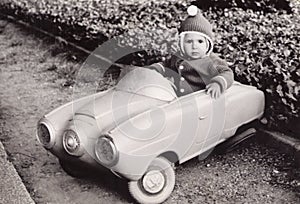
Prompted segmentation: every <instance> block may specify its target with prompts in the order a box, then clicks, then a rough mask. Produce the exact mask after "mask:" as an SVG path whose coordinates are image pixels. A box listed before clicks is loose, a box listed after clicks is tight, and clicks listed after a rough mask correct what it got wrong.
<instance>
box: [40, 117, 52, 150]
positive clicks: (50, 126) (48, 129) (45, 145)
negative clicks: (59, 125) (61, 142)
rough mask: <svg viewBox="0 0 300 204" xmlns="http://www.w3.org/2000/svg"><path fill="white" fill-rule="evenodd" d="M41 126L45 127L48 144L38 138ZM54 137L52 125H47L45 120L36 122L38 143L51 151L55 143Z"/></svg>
mask: <svg viewBox="0 0 300 204" xmlns="http://www.w3.org/2000/svg"><path fill="white" fill-rule="evenodd" d="M41 126H45V127H46V128H47V131H48V133H49V142H47V143H45V142H43V141H42V140H41V138H40V136H41V135H40V134H39V128H40V127H41ZM54 135H55V131H54V129H53V127H52V125H51V124H49V123H48V122H47V121H45V119H42V120H40V121H39V122H38V124H37V130H36V137H37V140H38V141H39V143H40V144H42V145H43V146H44V147H45V148H46V149H51V148H52V147H53V146H54V145H55V143H56V141H55V137H54Z"/></svg>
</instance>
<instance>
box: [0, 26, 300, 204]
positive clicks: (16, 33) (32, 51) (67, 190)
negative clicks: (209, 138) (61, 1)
mask: <svg viewBox="0 0 300 204" xmlns="http://www.w3.org/2000/svg"><path fill="white" fill-rule="evenodd" d="M6 23H7V22H6V21H0V82H1V83H0V98H1V101H0V139H1V141H2V142H3V144H4V146H5V148H6V150H7V152H8V154H9V159H10V160H11V161H12V163H13V164H14V166H15V167H16V169H17V171H18V172H19V174H20V175H21V177H22V179H23V182H24V183H25V185H26V187H27V189H28V190H29V192H30V194H31V196H32V197H33V199H34V200H35V201H36V202H37V203H59V204H62V203H78V204H81V203H89V204H93V203H132V202H133V200H132V198H131V197H130V196H129V193H128V191H127V183H126V182H125V181H122V180H120V179H118V178H116V177H115V176H113V175H95V176H94V177H92V178H89V179H84V180H80V179H75V178H72V177H70V176H68V175H67V174H66V173H64V172H63V170H62V169H61V167H60V166H59V164H58V161H57V160H56V158H55V157H54V156H52V155H50V154H49V153H47V151H45V150H44V149H43V148H42V147H41V146H40V145H39V144H38V142H37V140H36V137H35V126H36V123H37V121H38V119H39V118H40V117H41V116H42V115H43V114H45V113H47V112H49V111H50V110H52V109H53V108H55V107H57V106H59V105H62V104H64V103H65V102H67V101H70V100H71V99H72V89H71V88H70V87H63V86H62V84H64V82H65V79H64V78H59V75H58V74H57V70H56V69H55V68H53V67H61V66H69V67H71V66H77V65H76V64H72V63H71V62H67V61H66V60H65V59H64V58H63V55H59V56H51V54H50V52H49V49H50V48H51V47H53V44H51V43H48V44H47V43H45V42H44V41H42V40H41V38H38V37H37V36H34V35H33V34H31V33H30V32H28V31H24V30H22V29H21V28H19V27H17V26H15V25H13V24H11V23H9V24H7V25H6ZM5 25H6V26H5ZM48 41H49V40H48ZM50 70H52V71H50ZM258 137H259V135H258ZM176 174H177V175H176V176H177V177H176V178H177V179H176V186H175V190H174V192H173V193H172V196H171V197H170V198H169V199H168V200H167V202H166V203H300V171H299V170H296V168H295V166H294V161H293V158H292V157H289V156H286V155H282V154H280V153H278V152H277V151H276V150H274V149H267V147H265V146H264V145H262V144H259V143H257V142H256V141H255V140H254V139H253V140H251V141H249V142H248V143H247V144H243V145H241V146H240V147H239V148H238V149H237V150H235V151H233V152H231V153H227V154H212V155H210V156H209V157H208V158H206V159H205V160H200V159H198V158H195V159H192V160H190V161H188V162H186V163H184V164H183V165H181V166H179V167H178V168H177V169H176Z"/></svg>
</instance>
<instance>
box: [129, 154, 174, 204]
mask: <svg viewBox="0 0 300 204" xmlns="http://www.w3.org/2000/svg"><path fill="white" fill-rule="evenodd" d="M128 186H129V192H130V194H131V195H132V197H133V198H134V199H135V200H136V201H138V202H139V203H149V204H150V203H162V202H163V201H165V200H166V199H167V198H168V197H169V196H170V195H171V193H172V191H173V189H174V186H175V171H174V168H173V167H172V165H171V163H170V162H169V161H168V160H167V159H165V158H164V157H157V158H156V159H154V160H153V162H152V163H151V164H150V166H149V167H148V169H147V171H146V173H145V174H144V175H143V176H142V178H140V179H139V180H138V181H130V182H129V185H128Z"/></svg>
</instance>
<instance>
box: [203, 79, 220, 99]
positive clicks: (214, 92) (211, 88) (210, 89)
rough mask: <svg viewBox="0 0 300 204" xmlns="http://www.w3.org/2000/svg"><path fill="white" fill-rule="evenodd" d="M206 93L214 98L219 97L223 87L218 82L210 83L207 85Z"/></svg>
mask: <svg viewBox="0 0 300 204" xmlns="http://www.w3.org/2000/svg"><path fill="white" fill-rule="evenodd" d="M206 93H207V94H209V95H210V96H211V97H212V98H214V99H216V98H219V97H220V95H221V87H220V85H219V84H217V83H211V84H208V85H207V86H206Z"/></svg>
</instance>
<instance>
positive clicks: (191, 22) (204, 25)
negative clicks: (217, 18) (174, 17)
mask: <svg viewBox="0 0 300 204" xmlns="http://www.w3.org/2000/svg"><path fill="white" fill-rule="evenodd" d="M187 13H188V15H189V16H188V17H187V18H186V19H185V20H184V21H183V22H182V23H181V25H180V28H179V30H178V31H179V35H181V34H185V33H188V32H198V33H200V34H201V35H203V36H204V37H206V38H207V40H208V41H209V42H210V48H209V50H208V53H210V52H211V50H212V47H213V41H212V39H213V32H212V25H211V24H210V23H209V21H208V20H207V19H206V18H205V17H204V16H203V15H202V14H201V11H200V9H198V8H197V6H194V5H191V6H189V7H188V9H187ZM181 36H182V35H181Z"/></svg>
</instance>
